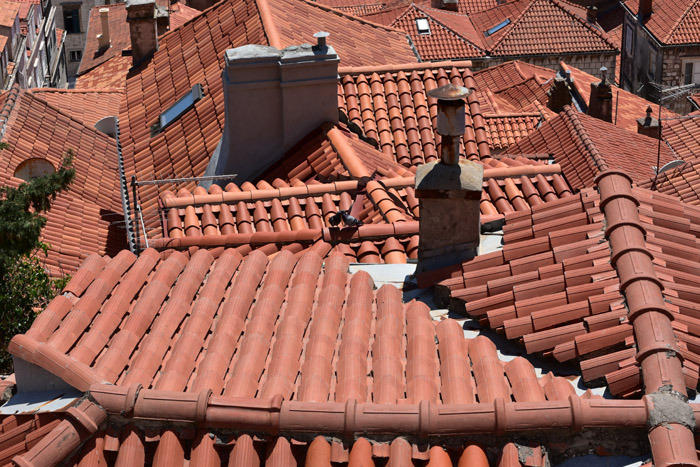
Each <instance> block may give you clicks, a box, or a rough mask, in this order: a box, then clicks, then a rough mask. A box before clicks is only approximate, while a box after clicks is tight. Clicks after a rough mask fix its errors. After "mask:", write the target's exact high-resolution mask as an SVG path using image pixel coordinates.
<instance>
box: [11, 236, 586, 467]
mask: <svg viewBox="0 0 700 467" xmlns="http://www.w3.org/2000/svg"><path fill="white" fill-rule="evenodd" d="M347 271H348V260H347V258H345V257H344V256H343V255H338V254H335V255H332V256H330V257H329V258H328V259H327V260H326V261H325V264H324V263H323V261H322V258H321V256H319V255H318V254H316V253H315V252H313V251H311V252H307V253H305V254H304V255H303V256H301V257H300V258H295V257H294V255H292V254H291V253H289V252H281V253H280V254H278V255H277V256H275V257H274V258H273V259H271V260H270V259H268V257H267V256H266V255H264V254H261V253H253V254H250V255H248V256H247V257H245V258H241V256H240V255H239V254H238V253H237V252H236V251H234V250H232V249H226V250H221V251H219V252H218V254H217V255H212V254H211V253H209V252H207V251H204V250H200V251H198V252H196V253H194V254H193V255H192V256H191V257H190V258H189V259H188V258H187V256H186V255H185V254H183V253H179V252H169V253H168V254H163V255H160V254H158V253H156V252H155V251H153V250H146V251H144V252H143V253H142V254H141V255H140V256H139V257H138V258H136V257H135V256H134V255H132V254H131V253H129V252H126V251H125V252H121V253H120V254H119V255H117V256H115V257H114V258H112V259H109V258H102V257H99V256H96V255H95V256H91V257H90V258H89V259H88V260H87V261H86V262H85V264H84V266H83V267H82V268H81V269H80V271H79V272H78V273H76V274H75V275H74V276H73V278H72V279H71V282H70V283H69V284H68V286H67V287H66V289H65V292H66V294H67V295H61V296H59V297H57V298H55V299H54V300H53V301H52V302H51V303H50V304H49V306H48V307H47V309H46V310H45V311H44V312H43V313H42V314H41V315H40V316H39V317H38V318H37V320H36V321H35V323H34V324H33V326H32V328H31V329H30V330H29V331H28V332H27V334H25V335H20V336H16V337H15V338H14V339H13V340H12V343H11V344H10V351H11V352H12V353H13V354H14V355H16V356H18V357H20V358H22V359H24V360H26V361H29V362H32V363H34V364H36V365H38V366H39V367H41V368H44V369H45V370H47V371H49V372H51V373H53V374H55V375H56V376H58V377H59V378H61V379H62V380H63V381H65V382H67V383H68V384H70V385H72V386H74V387H76V388H78V389H80V390H83V391H87V390H90V394H91V397H93V398H95V399H94V400H97V401H99V403H100V405H101V406H102V407H104V408H105V409H106V410H107V412H108V413H112V412H111V411H112V407H114V406H115V405H114V402H117V401H119V400H121V399H120V397H122V396H123V394H125V391H128V390H129V389H128V388H130V387H136V386H134V385H136V384H138V385H142V389H140V392H138V394H139V395H138V402H136V404H135V405H134V410H135V412H133V413H132V412H131V411H130V410H127V411H126V412H122V414H123V415H124V416H125V417H126V418H125V419H123V420H125V421H126V422H127V423H126V425H124V424H121V425H119V426H121V427H122V428H117V425H111V424H110V425H109V426H110V428H108V429H107V431H106V432H104V431H100V432H98V433H95V432H96V430H92V433H95V435H94V436H95V438H94V442H88V443H87V444H86V445H85V447H84V448H83V449H80V450H78V451H77V452H78V453H79V454H78V455H77V457H76V458H74V462H76V463H77V462H80V461H81V460H82V461H83V462H88V460H87V459H94V458H99V457H103V456H108V457H109V456H116V457H117V460H116V465H122V464H128V465H135V463H136V462H144V460H145V461H147V462H149V463H150V462H153V464H154V465H161V463H160V462H164V464H162V465H175V463H181V462H182V459H183V458H189V461H190V463H191V464H192V463H193V464H196V465H199V464H198V462H200V460H204V459H210V460H214V459H216V460H218V459H219V458H222V459H227V458H228V459H229V461H228V465H258V464H257V463H258V462H260V461H261V460H263V459H266V465H291V464H290V462H292V459H294V457H295V456H298V457H297V458H298V459H299V461H300V462H302V461H303V460H304V459H305V460H306V462H307V465H309V464H308V463H309V462H312V461H313V460H314V459H318V457H317V456H319V451H320V452H321V453H322V457H321V458H323V457H325V459H326V462H325V465H328V463H329V462H334V463H336V462H340V463H345V462H348V461H350V465H355V464H354V462H356V461H357V460H358V459H357V458H358V457H360V459H365V460H366V461H367V460H371V459H372V457H374V458H375V459H376V460H377V461H378V462H381V461H382V460H389V465H402V466H404V465H411V462H412V461H411V459H416V460H419V461H420V460H428V459H430V460H431V465H452V463H451V461H450V458H449V457H448V456H447V455H445V452H444V451H443V450H442V446H445V447H447V449H448V452H449V454H450V455H451V456H454V459H455V460H457V459H460V458H461V459H462V461H461V462H463V463H466V465H470V466H482V465H483V466H485V465H487V462H486V455H485V453H484V452H483V451H482V450H481V448H477V447H475V446H472V447H470V448H468V449H467V450H466V451H465V445H463V444H461V443H462V441H458V442H456V443H452V442H451V441H450V436H449V435H447V436H443V437H440V438H439V441H438V440H434V441H433V442H432V443H430V445H426V444H414V445H411V444H410V440H411V439H412V438H411V437H409V441H406V440H405V439H403V438H399V439H395V438H396V437H395V436H390V437H388V438H386V437H382V436H376V435H372V434H371V433H372V431H371V430H372V429H371V428H368V426H367V425H365V424H366V423H367V422H365V421H363V420H365V418H363V416H362V415H359V414H362V413H367V412H363V410H362V409H360V406H358V418H357V419H356V420H357V422H358V423H359V425H358V426H356V427H354V428H350V427H348V428H349V429H350V430H352V431H354V430H357V431H358V433H368V434H364V435H360V436H362V437H364V438H367V439H368V440H369V441H370V442H371V443H372V444H371V445H370V443H368V442H367V440H362V439H360V440H356V439H355V440H354V441H353V438H352V437H351V438H350V440H351V441H350V442H349V443H343V442H342V441H341V440H336V441H332V442H331V443H330V444H329V443H328V442H327V441H326V440H325V439H323V438H320V439H317V440H316V441H313V443H310V442H311V440H313V439H314V436H315V435H314V434H313V432H312V436H311V438H308V437H307V438H305V437H303V436H302V437H295V436H293V435H290V436H288V437H283V436H280V437H279V438H277V437H275V436H272V437H270V436H262V437H252V435H253V433H254V432H258V433H259V432H260V430H255V429H251V430H250V433H249V432H248V429H246V428H241V427H244V426H245V425H243V424H237V422H235V421H234V420H235V416H234V418H231V416H228V415H225V414H224V419H226V420H228V421H226V422H223V424H221V423H219V424H218V425H211V424H212V423H217V422H215V421H214V420H216V416H215V415H214V412H213V411H210V409H209V407H212V408H213V407H214V406H215V405H214V404H216V401H220V402H221V403H226V404H228V401H229V399H228V398H237V399H236V400H237V401H238V404H242V405H239V406H240V407H246V406H247V405H248V404H257V405H258V406H259V407H260V408H262V407H265V406H266V404H267V405H270V404H274V403H275V402H272V400H271V399H272V398H273V397H274V398H276V399H277V400H284V402H283V404H297V403H298V404H301V405H299V406H298V407H299V409H301V410H306V409H310V408H312V407H318V409H319V410H324V411H326V412H327V411H328V410H335V407H336V406H338V407H341V408H342V406H343V404H346V403H348V401H351V400H354V401H355V402H352V403H353V404H354V403H358V404H386V405H385V406H383V407H384V408H385V409H384V410H409V411H413V410H415V409H414V407H417V405H416V404H418V403H419V402H420V403H421V404H425V403H428V404H430V405H433V406H437V407H445V410H449V408H450V407H458V405H456V404H472V403H479V404H480V405H477V406H474V407H475V408H477V407H478V408H481V407H482V406H483V407H484V408H486V410H493V405H494V401H496V400H497V399H500V400H501V401H504V400H505V401H507V402H506V403H510V402H511V401H515V402H527V401H530V402H545V403H546V401H565V400H567V398H569V397H573V398H575V399H580V400H581V401H583V402H584V403H585V401H586V400H591V397H594V396H591V395H590V394H586V395H585V396H584V397H582V398H579V397H578V396H577V395H576V392H575V390H574V388H573V386H572V385H571V383H570V382H569V381H567V380H565V379H563V378H560V377H555V376H553V375H552V374H547V375H546V376H544V377H542V378H540V379H538V378H537V376H536V374H535V371H534V368H533V366H532V364H531V363H529V362H528V361H527V360H525V359H524V358H515V359H514V360H511V361H510V362H508V363H505V362H501V361H499V358H498V355H497V353H496V347H495V345H494V344H493V343H492V342H491V341H490V340H489V339H488V338H486V337H477V338H474V339H465V338H464V334H463V331H462V328H461V326H460V325H459V324H458V323H457V322H456V321H454V320H452V319H446V320H443V321H441V322H439V323H438V322H436V321H433V320H432V319H431V317H430V314H429V310H428V307H427V306H426V305H425V304H422V303H420V302H415V301H414V302H411V303H408V304H405V305H404V304H403V303H402V301H401V291H400V290H399V289H397V288H395V287H394V286H391V285H384V286H382V287H381V288H379V289H378V290H374V284H373V281H372V279H371V277H370V276H369V275H368V274H367V273H365V272H359V273H356V274H353V275H350V274H348V272H347ZM112 290H113V292H112V293H111V294H110V293H109V292H110V291H112ZM104 383H106V384H104ZM112 384H115V386H113V385H112ZM137 391H138V390H137ZM159 391H167V393H166V392H162V393H161V392H159ZM200 393H201V394H205V393H206V394H207V395H206V397H205V398H203V399H202V396H199V394H200ZM120 394H121V395H120ZM134 394H135V395H136V393H134ZM161 394H163V395H164V394H169V398H168V400H170V401H172V402H173V403H176V405H177V401H180V400H182V401H184V400H186V399H187V398H190V397H193V398H194V399H193V400H199V399H202V402H203V403H204V406H203V407H202V409H206V411H207V412H206V413H207V415H206V422H205V423H204V424H202V425H201V427H202V429H201V431H200V430H197V431H196V432H192V431H191V430H190V429H188V428H182V427H180V428H179V427H177V426H175V425H170V426H168V427H164V429H162V430H161V429H158V428H155V427H157V426H158V425H157V424H156V425H154V428H155V430H154V429H153V428H152V429H151V430H150V431H146V432H143V431H141V429H140V428H138V425H136V424H133V423H131V422H130V420H129V419H130V418H132V417H133V418H134V419H138V418H149V416H147V415H146V413H147V412H144V411H143V409H147V408H148V407H152V406H149V405H144V404H142V401H147V400H153V401H155V400H157V399H158V398H160V397H162V396H161ZM149 395H152V396H153V397H155V399H150V398H149ZM210 396H211V397H210ZM142 398H143V399H142ZM338 403H340V404H338ZM122 404H123V402H122ZM146 404H151V402H146ZM304 404H305V405H304ZM122 407H124V405H122ZM169 407H170V409H168V408H167V407H162V408H161V409H155V407H153V408H154V409H155V410H156V411H155V412H153V413H154V414H155V413H158V416H157V418H158V419H160V420H161V421H163V420H166V421H167V420H171V419H174V418H178V419H179V420H187V417H188V416H187V415H184V413H182V414H181V415H180V416H179V417H177V416H174V415H171V412H170V410H171V409H172V408H173V407H175V405H171V406H169ZM219 407H223V406H221V405H219ZM285 407H286V406H285ZM367 407H368V408H367V409H365V410H372V409H371V408H370V406H367ZM378 407H380V406H378ZM392 407H393V408H392ZM401 407H403V409H401ZM426 407H427V406H426ZM488 407H491V409H488ZM94 408H95V407H94V406H93V405H91V403H90V402H89V401H84V402H82V403H81V405H79V406H78V409H77V410H80V411H82V413H85V417H89V418H90V419H93V420H96V421H97V422H96V424H97V425H99V423H100V421H102V420H104V419H105V418H106V416H105V415H101V414H104V412H101V411H100V410H96V411H95V410H94ZM323 408H325V409H323ZM75 410H76V409H74V410H73V412H72V413H69V414H68V415H71V416H73V414H75ZM147 410H148V411H150V410H151V409H147ZM327 413H328V414H330V413H331V412H327ZM409 413H412V412H409ZM310 414H311V413H310V412H309V413H308V414H307V415H305V416H304V417H305V420H306V422H305V423H312V424H313V423H314V420H315V418H314V416H312V415H310ZM183 415H184V417H185V418H182V417H183ZM300 415H301V414H300ZM76 416H77V415H76ZM224 419H222V420H224ZM203 420H204V419H203ZM251 420H252V419H251ZM329 421H330V419H326V421H325V422H329ZM387 421H388V420H387ZM377 422H379V419H377ZM185 423H187V422H185ZM283 423H284V422H283ZM210 426H211V428H213V427H214V426H216V427H217V428H218V430H217V433H219V435H218V436H223V437H229V436H231V435H232V434H233V433H231V434H229V432H230V430H231V429H232V428H234V427H235V428H237V430H238V431H237V433H236V434H235V435H233V437H232V438H231V440H232V442H231V443H220V442H218V441H216V438H215V437H210V436H209V427H210ZM328 426H329V427H330V426H332V425H328ZM435 426H437V425H435ZM67 428H69V429H70V425H68V427H67ZM392 429H393V430H396V429H399V430H401V428H398V427H397V425H394V428H392ZM188 430H189V432H190V433H191V434H190V435H187V434H186V433H187V432H188ZM266 430H267V429H263V431H266ZM365 430H368V431H365ZM61 433H64V431H62V430H57V431H56V432H54V433H52V434H50V435H48V436H46V437H45V438H44V440H42V443H45V444H43V445H42V446H41V447H42V448H43V450H44V451H43V452H53V456H54V457H58V458H62V457H60V453H61V452H62V451H61V448H60V447H59V446H60V444H59V445H58V446H57V445H55V442H56V439H57V437H59V435H60V434H61ZM92 433H90V430H89V429H88V430H87V431H85V432H82V434H81V438H80V441H87V439H88V438H89V437H91V436H93V435H92ZM270 434H273V433H270ZM249 435H250V436H249ZM188 436H189V439H192V440H193V442H191V443H190V442H184V440H185V439H186V438H187V437H188ZM63 439H64V443H67V444H69V445H71V443H74V441H73V439H74V438H73V437H72V436H65V435H64V437H63ZM431 439H432V438H431ZM234 440H235V442H233V441H234ZM290 441H291V442H290ZM424 441H427V437H426V438H424ZM455 441H456V439H455ZM506 442H507V441H506ZM506 442H501V444H496V445H494V446H492V447H491V449H490V450H489V451H490V455H491V456H492V457H493V460H494V461H497V460H498V459H499V458H502V461H503V462H506V459H510V460H509V461H508V462H509V463H507V464H506V465H520V463H519V462H518V461H517V458H518V456H517V452H518V450H517V448H516V446H515V445H510V444H505V445H504V443H506ZM331 445H332V446H331ZM431 445H432V447H433V448H432V449H429V448H430V446H431ZM498 446H502V447H501V448H499V447H498ZM533 446H534V449H535V451H537V453H538V454H537V455H539V456H540V457H539V458H538V459H536V460H535V462H536V463H535V464H530V463H528V462H526V461H524V460H523V462H525V464H526V465H541V461H542V455H543V453H542V452H541V451H540V447H539V444H537V443H535V444H534V445H533ZM73 449H75V448H71V449H68V450H67V452H66V453H65V455H67V454H68V452H71V451H73ZM501 449H503V453H501ZM513 450H515V453H513V452H512V451H513ZM39 452H40V451H39V450H38V449H37V450H34V451H32V452H30V453H29V454H26V455H24V458H25V459H27V460H29V459H36V458H35V457H33V456H36V455H38V453H39ZM513 455H514V458H515V460H514V459H513V458H512V457H507V456H513ZM138 456H140V458H139V457H138ZM164 456H167V457H166V458H167V459H168V460H167V461H165V460H164V459H163V457H164ZM258 456H260V457H258ZM387 458H388V459H387ZM137 459H140V460H137ZM244 459H247V461H246V462H245V464H244V463H243V460H244ZM352 459H355V461H353V460H352ZM514 462H515V463H514ZM434 463H435V464H434ZM207 465H209V464H207ZM360 465H364V464H360Z"/></svg>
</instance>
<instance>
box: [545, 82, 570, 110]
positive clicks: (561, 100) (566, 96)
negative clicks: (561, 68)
mask: <svg viewBox="0 0 700 467" xmlns="http://www.w3.org/2000/svg"><path fill="white" fill-rule="evenodd" d="M565 105H571V92H569V85H568V83H567V82H566V78H564V77H562V76H559V75H558V74H557V75H556V76H555V77H554V80H553V81H552V86H551V87H550V88H549V90H548V91H547V107H549V109H550V110H552V111H553V112H556V113H559V112H561V111H562V110H564V106H565Z"/></svg>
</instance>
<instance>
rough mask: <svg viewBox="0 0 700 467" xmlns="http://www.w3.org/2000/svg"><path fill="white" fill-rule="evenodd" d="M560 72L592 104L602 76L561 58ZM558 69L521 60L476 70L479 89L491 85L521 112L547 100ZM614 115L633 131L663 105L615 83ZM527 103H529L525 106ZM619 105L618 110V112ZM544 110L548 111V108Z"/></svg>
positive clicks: (619, 123) (578, 95) (664, 112)
mask: <svg viewBox="0 0 700 467" xmlns="http://www.w3.org/2000/svg"><path fill="white" fill-rule="evenodd" d="M559 66H560V71H559V73H560V74H561V75H562V76H565V77H566V75H567V74H570V76H571V77H572V79H573V82H572V83H570V86H571V87H572V90H573V91H574V95H575V97H576V98H577V99H578V98H580V100H581V104H582V105H583V106H585V108H587V107H588V101H589V99H590V95H591V83H597V82H599V81H600V78H599V77H595V76H593V75H589V74H588V73H586V72H584V71H581V70H579V69H578V68H575V67H573V66H570V65H567V64H566V63H564V62H560V64H559ZM556 74H557V72H556V71H554V70H550V69H547V68H542V67H538V66H535V65H530V64H528V63H524V62H521V61H518V60H515V61H512V62H506V63H503V64H501V65H497V66H493V67H489V68H486V69H483V70H480V71H478V72H475V73H474V80H475V81H476V86H477V88H478V89H490V90H491V91H492V92H493V93H494V94H495V95H496V96H497V97H498V98H499V99H501V100H502V101H508V102H509V103H510V104H511V110H513V111H517V112H527V111H533V110H535V108H537V107H534V108H533V106H532V103H533V102H534V101H535V100H537V102H538V103H539V104H544V105H546V104H547V98H546V92H547V91H548V90H549V88H550V86H551V81H550V80H551V79H552V78H553V77H554V76H555V75H556ZM612 88H613V119H615V118H616V119H617V121H616V125H617V126H619V127H621V128H625V129H627V130H630V131H634V132H636V131H637V119H638V118H641V117H644V116H645V115H646V109H647V107H649V106H651V108H652V111H653V115H654V116H656V115H657V113H658V109H659V106H658V105H657V104H654V103H652V102H650V101H647V100H646V99H643V98H641V97H639V96H636V95H634V94H632V93H631V92H628V91H625V90H624V89H620V88H618V87H617V86H613V87H612ZM523 106H525V107H523ZM615 109H617V112H615ZM543 112H545V113H546V112H547V111H546V110H545V111H543ZM676 115H677V114H675V113H674V112H671V111H670V110H667V109H665V108H662V112H661V116H662V117H664V118H666V117H673V116H676Z"/></svg>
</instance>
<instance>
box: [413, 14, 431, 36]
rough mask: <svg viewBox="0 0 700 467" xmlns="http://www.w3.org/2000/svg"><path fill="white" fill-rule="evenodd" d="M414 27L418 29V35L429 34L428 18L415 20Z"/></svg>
mask: <svg viewBox="0 0 700 467" xmlns="http://www.w3.org/2000/svg"><path fill="white" fill-rule="evenodd" d="M416 27H417V28H418V34H426V35H427V34H430V24H429V23H428V18H418V19H416Z"/></svg>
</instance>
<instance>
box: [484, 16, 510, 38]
mask: <svg viewBox="0 0 700 467" xmlns="http://www.w3.org/2000/svg"><path fill="white" fill-rule="evenodd" d="M509 24H510V18H506V19H504V20H503V21H501V22H500V23H498V24H497V25H495V26H494V27H492V28H490V29H487V30H486V31H485V32H484V37H489V36H492V35H494V34H496V33H497V32H498V31H500V30H501V29H503V28H505V27H506V26H508V25H509Z"/></svg>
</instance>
